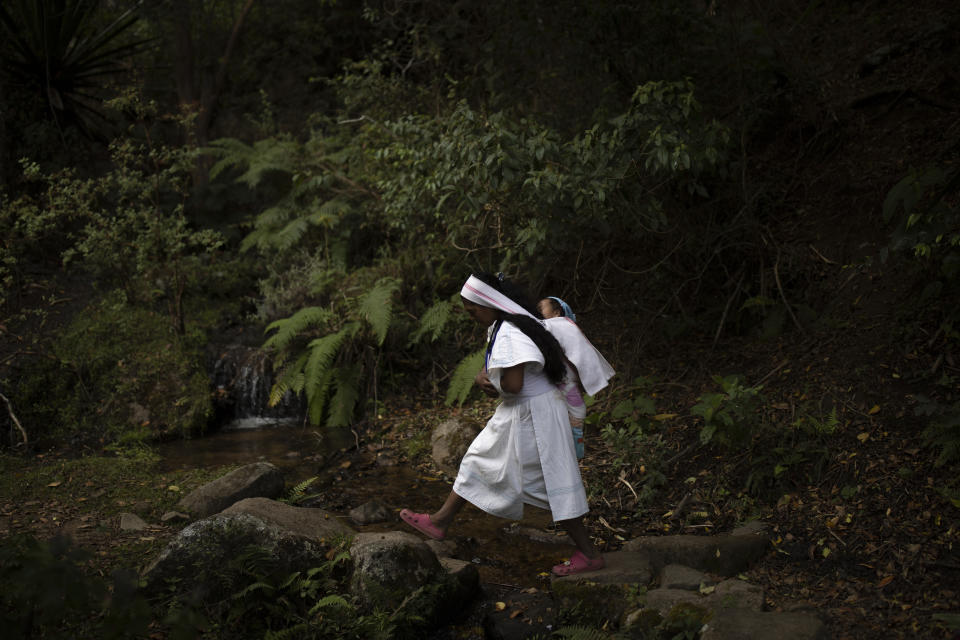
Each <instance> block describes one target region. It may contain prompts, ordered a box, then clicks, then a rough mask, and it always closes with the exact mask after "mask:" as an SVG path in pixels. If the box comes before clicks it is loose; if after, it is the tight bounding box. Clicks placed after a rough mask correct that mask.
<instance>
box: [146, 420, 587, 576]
mask: <svg viewBox="0 0 960 640" xmlns="http://www.w3.org/2000/svg"><path fill="white" fill-rule="evenodd" d="M356 444H357V443H356V438H355V436H354V434H353V432H351V431H350V429H318V428H315V427H304V426H302V425H300V424H296V423H292V422H291V421H283V420H260V419H258V420H250V419H247V420H237V421H234V422H233V423H231V424H230V425H228V426H227V427H225V428H223V429H221V430H219V431H216V432H214V433H212V434H210V435H208V436H205V437H202V438H198V439H194V440H180V441H174V442H168V443H164V444H162V445H159V446H158V447H157V452H158V453H159V455H160V457H161V462H160V469H161V471H172V470H182V469H195V468H214V467H220V466H225V465H243V464H249V463H252V462H257V461H259V460H264V461H267V462H270V463H273V464H275V465H276V466H277V467H279V468H280V469H282V470H283V472H284V475H285V478H286V485H287V488H288V490H289V489H290V488H291V487H294V486H296V485H297V484H299V483H301V482H304V481H306V480H308V479H310V478H316V480H314V482H313V483H311V484H310V485H309V486H308V487H307V488H306V490H305V492H304V495H305V499H304V501H303V502H302V503H301V504H302V505H303V506H310V507H319V508H323V509H325V510H327V511H330V512H331V513H334V514H336V515H337V516H338V517H341V518H343V519H344V520H345V521H346V522H347V524H349V525H350V526H351V527H353V528H354V529H356V530H357V531H359V532H379V531H406V532H408V533H414V534H415V535H417V536H420V534H418V533H416V532H415V531H414V530H413V529H411V528H410V527H408V526H407V525H405V524H404V523H403V522H402V521H401V520H400V518H399V516H397V517H396V519H395V520H393V521H390V522H383V523H376V524H369V525H358V524H356V523H355V522H353V521H352V520H351V519H350V518H349V515H348V514H349V512H350V510H351V509H353V508H354V507H357V506H360V505H362V504H364V503H366V502H369V501H371V500H374V499H375V500H378V501H379V502H381V503H383V504H385V505H387V506H388V507H390V508H391V509H392V510H393V511H394V512H399V510H400V509H402V508H404V507H407V508H411V509H413V510H415V511H433V510H435V509H437V508H439V506H440V505H441V504H442V503H443V500H444V499H445V498H446V496H447V495H448V494H449V492H450V488H451V484H449V483H448V482H447V481H446V480H444V479H442V478H438V477H435V476H427V475H423V473H422V472H420V471H418V470H417V469H413V468H410V467H408V466H406V465H403V464H395V463H392V462H390V461H389V459H388V458H386V457H380V456H378V454H377V451H376V450H375V449H376V447H374V446H371V445H364V443H362V442H361V443H360V445H361V446H360V452H359V453H357V452H355V451H354V449H355V447H356ZM348 452H349V454H348ZM531 532H533V533H532V535H530V534H531ZM561 535H562V532H559V533H558V532H557V531H556V529H555V527H554V525H553V523H552V522H551V518H550V513H549V512H548V511H543V510H540V509H536V508H533V507H527V508H526V510H525V514H524V518H523V520H521V521H520V522H519V523H513V522H511V521H509V520H504V519H501V518H497V517H494V516H491V515H488V514H485V513H483V512H482V511H480V510H479V509H477V508H475V507H473V506H472V505H469V504H468V505H467V506H466V507H465V508H464V509H463V511H462V512H461V513H460V515H459V517H458V518H457V521H456V523H455V525H454V527H453V528H451V530H450V531H448V534H447V540H449V541H451V542H453V543H454V544H455V546H456V552H455V553H454V557H456V558H458V559H461V560H468V561H471V562H473V563H474V564H475V565H476V566H477V568H478V570H479V572H480V579H481V581H482V582H484V583H487V584H492V585H497V586H499V587H508V588H511V587H512V588H516V589H524V588H528V587H540V588H543V587H544V586H545V585H546V584H548V580H549V579H548V578H547V577H546V576H544V575H541V574H543V573H544V572H549V571H550V567H552V566H553V565H554V564H556V563H557V562H560V561H562V560H564V559H566V558H567V557H568V556H569V554H570V553H571V552H572V550H573V548H572V547H571V546H566V545H565V544H562V543H563V541H564V539H565V538H561V537H560V536H561ZM553 540H557V541H558V542H560V543H561V544H553V543H552V541H553Z"/></svg>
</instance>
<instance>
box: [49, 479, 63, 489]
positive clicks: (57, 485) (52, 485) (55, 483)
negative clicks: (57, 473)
mask: <svg viewBox="0 0 960 640" xmlns="http://www.w3.org/2000/svg"><path fill="white" fill-rule="evenodd" d="M60 485H61V482H60V481H59V480H56V481H55V482H51V483H50V484H48V485H47V486H48V487H59V486H60Z"/></svg>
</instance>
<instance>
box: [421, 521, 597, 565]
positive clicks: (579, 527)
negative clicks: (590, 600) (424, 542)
mask: <svg viewBox="0 0 960 640" xmlns="http://www.w3.org/2000/svg"><path fill="white" fill-rule="evenodd" d="M560 525H561V526H563V528H564V529H566V531H567V533H569V534H570V537H571V538H572V539H573V543H574V544H575V545H577V549H579V550H580V553H582V554H583V555H585V556H587V557H588V558H590V559H591V560H593V559H594V558H599V557H600V552H599V551H598V550H597V548H596V547H595V546H593V541H592V540H591V539H590V534H589V533H588V532H587V528H586V527H585V526H584V524H583V517H578V518H571V519H570V520H561V521H560ZM437 526H439V525H437Z"/></svg>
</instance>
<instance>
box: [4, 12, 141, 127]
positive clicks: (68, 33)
mask: <svg viewBox="0 0 960 640" xmlns="http://www.w3.org/2000/svg"><path fill="white" fill-rule="evenodd" d="M140 4H141V2H136V3H134V4H133V6H132V7H131V8H130V9H127V10H126V11H123V12H122V13H121V14H120V15H119V16H118V17H116V19H114V20H113V21H112V22H110V23H109V24H108V25H107V26H106V27H99V26H98V24H97V21H98V19H99V15H98V12H99V9H100V1H99V0H4V1H3V2H2V3H0V73H2V74H3V76H4V78H5V79H6V80H7V82H9V83H10V84H11V85H16V86H21V87H23V88H25V89H27V90H29V91H30V92H32V93H34V94H35V95H38V96H40V97H42V99H43V100H44V102H45V103H46V104H47V105H48V106H49V109H47V110H46V114H49V115H51V116H52V117H53V118H54V119H55V120H56V121H57V122H58V123H63V122H69V123H71V124H74V125H76V126H77V127H78V128H79V129H80V130H81V131H83V132H84V133H86V134H88V135H92V134H94V133H95V132H96V131H97V130H98V128H99V125H100V124H102V123H104V122H106V118H105V116H103V114H102V113H101V111H100V100H101V97H100V96H99V93H100V91H101V90H102V88H103V87H104V84H105V82H106V80H107V78H109V77H110V76H113V75H115V74H117V73H119V72H121V71H123V70H124V69H125V66H124V64H123V63H124V60H125V59H127V58H128V57H129V56H131V55H133V54H135V53H137V52H139V51H141V50H143V48H144V47H145V46H146V44H147V43H148V42H149V41H148V40H145V39H135V40H130V39H127V35H128V34H129V33H130V29H131V27H132V26H133V25H134V24H135V23H136V22H137V20H138V16H137V13H136V10H137V9H138V8H139V6H140Z"/></svg>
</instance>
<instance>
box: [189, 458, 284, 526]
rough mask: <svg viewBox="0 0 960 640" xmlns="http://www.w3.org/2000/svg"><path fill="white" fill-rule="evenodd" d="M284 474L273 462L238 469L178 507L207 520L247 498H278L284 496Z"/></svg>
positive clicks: (218, 479) (198, 490)
mask: <svg viewBox="0 0 960 640" xmlns="http://www.w3.org/2000/svg"><path fill="white" fill-rule="evenodd" d="M283 486H284V484H283V472H282V471H280V469H279V468H278V467H276V466H275V465H272V464H270V463H269V462H254V463H253V464H248V465H245V466H243V467H240V468H239V469H234V470H233V471H231V472H230V473H228V474H226V475H225V476H221V477H219V478H217V479H216V480H213V481H211V482H208V483H207V484H205V485H203V486H202V487H200V488H198V489H196V490H195V491H193V492H192V493H190V494H189V495H186V496H184V497H183V499H181V500H180V502H179V503H178V506H179V507H180V508H181V509H185V510H187V511H189V512H190V513H192V514H193V515H195V516H199V517H201V518H205V517H207V516H210V515H213V514H215V513H219V512H220V511H223V510H224V509H226V508H227V507H229V506H230V505H232V504H233V503H234V502H237V501H238V500H243V499H244V498H276V497H278V496H279V495H280V494H282V493H283Z"/></svg>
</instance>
